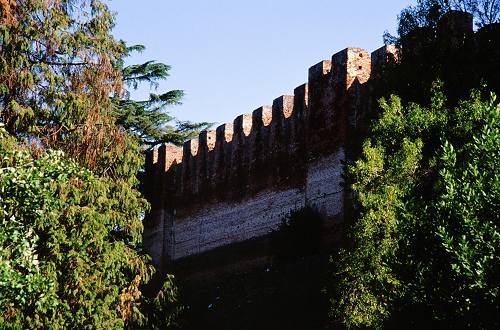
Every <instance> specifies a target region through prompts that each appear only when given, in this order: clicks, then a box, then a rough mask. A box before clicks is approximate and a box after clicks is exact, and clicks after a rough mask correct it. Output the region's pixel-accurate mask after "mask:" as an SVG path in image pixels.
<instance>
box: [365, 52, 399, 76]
mask: <svg viewBox="0 0 500 330" xmlns="http://www.w3.org/2000/svg"><path fill="white" fill-rule="evenodd" d="M370 57H371V77H370V78H371V79H378V78H379V77H380V75H382V73H383V72H384V70H385V68H386V67H387V65H391V64H395V63H397V62H398V60H399V54H398V49H397V47H396V46H395V45H384V46H382V47H380V48H379V49H377V50H375V51H373V52H372V53H371V55H370Z"/></svg>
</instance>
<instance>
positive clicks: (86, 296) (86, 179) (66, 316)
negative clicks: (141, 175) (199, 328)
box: [0, 128, 175, 329]
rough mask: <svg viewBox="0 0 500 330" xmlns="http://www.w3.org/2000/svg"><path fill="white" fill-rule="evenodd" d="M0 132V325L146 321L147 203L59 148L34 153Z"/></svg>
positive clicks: (60, 325)
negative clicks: (144, 224)
mask: <svg viewBox="0 0 500 330" xmlns="http://www.w3.org/2000/svg"><path fill="white" fill-rule="evenodd" d="M0 134H1V139H0V155H1V159H0V192H1V196H2V198H1V199H0V210H1V212H0V221H1V223H2V226H1V227H0V247H1V248H0V251H1V253H0V309H1V310H2V311H3V313H2V315H1V316H0V325H1V326H0V327H1V328H31V329H33V328H43V327H47V326H49V325H50V326H51V327H52V328H56V329H60V328H110V329H111V328H123V327H125V326H127V325H132V324H134V323H135V322H139V321H140V322H146V320H145V316H144V315H143V314H142V312H141V303H142V302H143V301H142V296H141V291H140V285H141V284H142V283H144V282H146V281H147V280H148V279H149V278H150V275H151V272H152V271H153V269H152V266H151V265H150V263H149V262H148V257H147V256H145V255H144V254H143V253H141V252H140V249H139V248H138V244H139V242H140V240H141V233H142V223H141V220H140V219H141V213H142V212H144V210H145V209H146V205H147V204H146V202H145V200H143V199H142V198H141V197H140V196H139V193H138V192H137V191H136V190H134V189H132V188H131V186H130V185H129V184H127V183H126V182H123V181H114V180H112V179H110V178H108V177H99V176H97V175H95V174H94V173H92V172H91V171H89V170H87V169H85V168H82V167H81V166H80V165H78V164H77V163H76V162H74V161H72V160H68V159H67V158H66V157H65V155H64V154H63V153H62V152H61V151H50V150H48V151H43V152H41V153H40V152H38V153H39V155H38V156H34V155H33V152H32V151H31V150H30V149H29V148H27V147H26V146H23V145H22V144H21V145H19V144H18V143H17V142H16V141H15V140H14V139H13V138H12V137H10V136H9V135H8V134H7V133H6V131H5V130H4V129H3V128H0ZM168 283H169V284H171V281H170V279H169V282H168ZM163 299H166V300H169V301H168V302H169V303H173V301H174V300H175V297H174V295H173V294H172V291H169V292H167V293H166V295H165V296H164V298H163ZM167 317H168V316H167Z"/></svg>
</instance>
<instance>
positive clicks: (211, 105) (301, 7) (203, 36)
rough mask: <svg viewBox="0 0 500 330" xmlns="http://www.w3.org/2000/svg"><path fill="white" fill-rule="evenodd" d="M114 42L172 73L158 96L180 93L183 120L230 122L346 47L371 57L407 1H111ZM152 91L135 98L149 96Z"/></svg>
mask: <svg viewBox="0 0 500 330" xmlns="http://www.w3.org/2000/svg"><path fill="white" fill-rule="evenodd" d="M108 3H109V5H110V8H111V9H112V10H113V11H115V12H116V13H117V17H116V18H117V24H116V28H115V30H114V35H115V36H116V37H117V38H120V39H123V40H125V41H127V43H128V44H143V45H145V46H146V51H144V52H143V53H142V54H140V55H136V56H133V57H132V58H131V59H130V63H139V62H144V61H146V60H157V61H160V62H163V63H167V64H169V65H171V66H172V70H171V72H170V74H171V76H170V77H169V79H168V80H167V81H165V82H163V83H161V85H160V88H159V90H158V91H166V90H171V89H183V90H184V91H185V93H186V96H185V98H184V100H183V104H182V105H178V106H173V107H171V108H169V109H168V110H169V112H170V113H172V114H173V115H174V116H176V117H177V118H179V119H182V120H191V121H208V122H215V123H222V122H232V121H233V119H234V118H235V117H236V116H237V115H239V114H242V113H250V112H252V110H254V109H256V108H258V107H259V106H261V105H265V104H271V103H272V100H273V99H274V98H276V97H278V96H280V95H283V94H292V93H293V89H294V88H295V87H296V86H298V85H300V84H302V83H304V82H306V80H307V70H308V68H309V67H310V66H312V65H314V64H315V63H317V62H319V61H320V60H323V59H329V58H330V57H331V55H332V54H334V53H336V52H337V51H340V50H342V49H344V48H346V47H349V46H353V47H361V48H364V49H366V50H367V51H369V52H371V51H373V50H375V49H377V48H379V47H381V46H382V34H383V32H384V31H385V30H388V31H389V32H392V33H393V32H394V31H395V29H396V22H397V15H398V14H399V12H400V11H401V9H403V8H404V7H406V6H408V5H409V4H412V3H413V1H410V0H388V1H373V0H364V1H354V0H351V1H339V0H308V1H298V0H288V1H284V0H274V1H271V0H269V1H264V0H253V1H237V0H212V1H206V0H205V1H204V0H177V1H168V0H167V1H165V0H163V1H162V0H144V1H140V2H139V1H123V0H122V1H118V0H109V1H108ZM147 87H148V86H145V88H142V89H140V90H139V91H138V92H137V93H135V94H136V96H139V97H141V96H145V95H148V93H149V92H148V88H147Z"/></svg>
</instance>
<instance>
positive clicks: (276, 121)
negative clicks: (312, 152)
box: [268, 95, 294, 184]
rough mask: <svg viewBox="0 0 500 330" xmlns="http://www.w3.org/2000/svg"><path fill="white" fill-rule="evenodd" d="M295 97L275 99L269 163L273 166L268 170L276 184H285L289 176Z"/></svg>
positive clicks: (285, 96) (284, 96) (287, 96)
mask: <svg viewBox="0 0 500 330" xmlns="http://www.w3.org/2000/svg"><path fill="white" fill-rule="evenodd" d="M293 105H294V97H293V96H290V95H282V96H280V97H278V98H276V99H275V100H274V101H273V105H272V112H273V122H272V123H271V135H270V143H269V145H270V149H271V150H270V152H271V153H270V155H269V157H271V159H270V161H269V163H270V164H272V167H271V168H270V169H269V170H268V171H269V172H270V174H271V175H272V177H273V179H274V180H273V182H274V183H275V184H283V183H284V181H285V180H286V178H287V177H288V171H287V170H288V169H289V168H290V166H289V164H288V158H289V157H288V156H289V155H288V145H289V137H290V120H289V118H290V117H291V116H292V113H293Z"/></svg>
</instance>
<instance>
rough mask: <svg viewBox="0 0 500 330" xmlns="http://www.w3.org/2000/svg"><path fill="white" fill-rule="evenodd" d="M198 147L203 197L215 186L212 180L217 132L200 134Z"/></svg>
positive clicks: (211, 131) (199, 180) (199, 174)
mask: <svg viewBox="0 0 500 330" xmlns="http://www.w3.org/2000/svg"><path fill="white" fill-rule="evenodd" d="M198 140H199V146H198V155H197V159H198V164H197V169H198V185H199V192H200V195H201V196H202V197H206V196H204V195H205V193H206V192H208V191H209V190H210V187H211V186H212V185H213V183H212V178H213V176H214V171H215V168H214V166H213V165H214V155H215V152H214V151H213V150H214V148H215V141H216V131H214V130H204V131H202V132H201V133H200V135H199V137H198Z"/></svg>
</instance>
